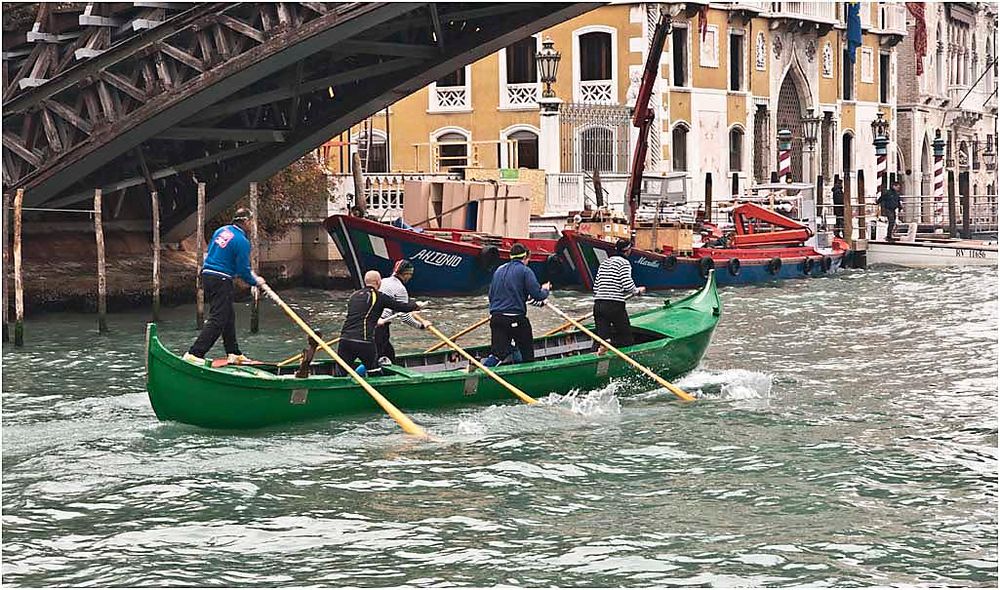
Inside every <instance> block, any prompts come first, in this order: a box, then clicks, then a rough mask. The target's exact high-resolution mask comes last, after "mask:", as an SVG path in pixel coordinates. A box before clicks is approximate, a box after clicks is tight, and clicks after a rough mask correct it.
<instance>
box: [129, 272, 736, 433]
mask: <svg viewBox="0 0 1000 590" xmlns="http://www.w3.org/2000/svg"><path fill="white" fill-rule="evenodd" d="M720 317H721V303H720V301H719V298H718V293H717V292H716V288H715V283H714V281H709V283H708V284H707V285H706V286H705V287H704V288H703V289H702V290H700V291H699V292H697V293H695V294H694V295H691V296H689V297H687V298H685V299H682V300H680V301H677V302H675V303H673V304H670V303H669V302H667V303H665V304H664V307H662V308H659V309H655V310H652V311H648V312H644V313H641V314H636V315H635V316H634V317H633V322H632V324H633V327H634V329H636V330H638V331H640V332H641V333H643V334H645V335H646V337H647V339H648V338H652V339H651V340H648V341H646V342H643V343H641V344H636V345H634V346H631V347H628V348H626V349H624V350H625V351H627V352H628V354H629V355H631V356H632V357H633V358H635V359H636V360H638V361H639V362H641V363H644V364H646V365H647V366H649V367H650V368H652V369H653V370H654V371H656V372H658V373H659V374H661V375H663V376H664V377H666V378H673V377H676V376H678V375H680V374H683V373H686V372H688V371H690V370H692V369H694V368H695V367H696V366H697V365H698V363H699V362H700V360H701V358H702V356H703V355H704V353H705V350H706V349H707V348H708V345H709V343H710V341H711V337H712V333H713V331H714V330H715V327H716V324H717V323H718V320H719V318H720ZM571 340H572V341H573V344H569V342H570V341H571ZM536 343H537V345H538V346H541V347H542V348H541V350H542V352H544V353H546V354H549V355H550V357H549V358H546V359H544V360H539V361H536V362H534V363H524V364H514V365H506V366H500V367H498V368H496V372H497V373H499V374H500V375H501V376H503V377H504V378H505V379H507V380H508V381H509V382H511V383H513V384H514V385H516V386H518V387H520V388H521V389H522V390H524V391H526V392H528V393H529V394H530V395H532V396H535V397H542V396H545V395H547V394H550V393H560V394H565V393H568V392H569V391H571V390H584V391H585V390H589V389H593V388H596V387H601V386H603V385H605V384H607V383H608V382H609V381H610V380H612V379H617V378H623V377H629V379H627V380H626V381H625V382H624V386H623V390H621V393H628V392H631V391H646V390H648V389H650V388H651V386H653V383H652V381H650V380H647V379H646V378H645V377H643V376H641V375H639V374H637V373H636V372H635V370H634V369H633V368H632V367H631V366H629V365H627V364H626V363H624V362H623V361H621V360H620V359H618V358H617V357H614V356H612V355H600V356H599V355H596V354H595V353H593V352H589V349H590V342H589V341H586V339H585V338H583V336H582V335H580V334H575V333H571V334H567V335H560V336H552V337H548V338H539V339H537V340H536ZM581 345H582V346H583V348H580V346H581ZM560 346H562V347H563V349H560V348H559V347H560ZM567 346H577V350H578V353H567V354H568V356H559V354H562V353H561V352H560V351H561V350H566V347H567ZM146 348H147V352H146V388H147V391H148V393H149V399H150V403H151V404H152V407H153V410H154V412H155V413H156V416H157V417H158V418H159V419H160V420H164V421H175V422H181V423H184V424H191V425H195V426H201V427H206V428H217V429H250V428H260V427H265V426H272V425H277V424H284V423H290V422H301V421H309V420H320V419H334V418H338V417H343V416H351V415H364V414H378V413H381V409H380V408H379V406H377V405H376V404H375V402H374V401H373V400H372V399H371V397H369V396H368V394H366V393H365V392H364V391H363V390H362V389H361V388H360V387H358V386H357V385H356V384H355V383H354V382H353V381H351V379H350V378H349V377H333V376H329V375H313V376H310V377H307V378H295V377H294V376H291V375H274V374H271V373H268V372H267V371H265V370H264V369H262V368H259V367H254V366H250V367H247V366H244V367H237V366H226V367H221V368H209V367H201V366H195V365H192V364H190V363H188V362H185V361H184V360H182V359H181V358H180V357H178V356H177V355H175V354H173V353H172V352H170V351H169V350H167V349H166V348H164V347H163V345H162V344H161V343H160V340H159V338H158V337H157V332H156V325H155V324H149V326H148V327H147V335H146ZM470 352H473V354H476V355H478V356H485V353H486V351H485V350H483V349H475V348H473V349H470ZM407 359H414V360H420V361H427V362H438V361H439V360H440V362H444V363H449V362H451V363H452V364H451V366H452V367H454V368H453V369H451V370H440V371H438V370H435V371H433V372H418V371H417V370H413V369H407V368H404V367H406V366H407ZM456 359H457V356H456V355H454V353H452V352H447V351H446V352H441V353H432V354H431V355H404V356H403V357H401V358H400V359H399V360H398V365H394V366H393V367H392V370H393V371H394V374H391V375H387V376H381V377H372V378H371V379H370V381H369V382H370V383H371V385H372V386H373V387H375V388H376V389H377V390H378V391H379V392H380V393H382V395H384V396H385V397H386V398H387V399H389V401H391V402H392V403H393V404H395V405H396V406H397V407H399V408H400V409H401V410H403V411H404V412H413V411H428V410H440V409H444V408H450V407H457V406H468V405H477V404H497V403H504V402H510V403H519V402H517V400H516V398H514V397H513V395H512V394H511V393H510V392H509V391H507V390H506V389H504V388H503V387H502V386H500V385H499V384H497V383H496V382H495V381H493V380H491V379H490V378H489V377H487V376H486V375H484V374H482V373H480V372H479V371H475V372H473V373H469V372H468V371H467V370H466V367H467V364H462V363H464V361H461V362H455V361H456ZM328 362H329V361H327V363H328ZM445 366H448V365H447V364H446V365H445Z"/></svg>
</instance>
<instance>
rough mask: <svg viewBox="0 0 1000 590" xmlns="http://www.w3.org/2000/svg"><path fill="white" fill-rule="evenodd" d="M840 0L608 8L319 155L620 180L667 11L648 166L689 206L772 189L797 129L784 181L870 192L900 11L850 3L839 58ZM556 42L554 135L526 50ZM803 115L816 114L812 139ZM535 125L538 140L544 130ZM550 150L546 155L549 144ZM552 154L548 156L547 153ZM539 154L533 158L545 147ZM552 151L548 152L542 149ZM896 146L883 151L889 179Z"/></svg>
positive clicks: (518, 48) (403, 166)
mask: <svg viewBox="0 0 1000 590" xmlns="http://www.w3.org/2000/svg"><path fill="white" fill-rule="evenodd" d="M846 6H847V5H846V3H834V2H825V3H809V2H735V3H711V4H709V3H695V2H688V3H674V4H652V3H616V4H611V5H606V6H601V7H599V8H596V9H595V10H593V11H591V12H589V13H587V14H584V15H582V16H580V17H577V18H575V19H572V20H570V21H567V22H565V23H562V24H560V25H558V26H556V27H553V28H551V29H548V30H545V31H542V32H540V33H539V34H537V35H534V36H532V37H530V38H528V39H524V40H522V41H520V42H518V43H515V44H514V45H512V46H510V47H508V48H506V49H505V50H503V51H500V52H497V53H496V54H494V55H492V56H489V57H487V58H485V59H482V60H480V61H478V62H476V63H473V64H470V65H469V66H466V67H465V68H463V69H462V70H460V71H459V72H454V73H452V74H451V75H449V76H446V77H444V78H442V79H441V80H438V81H437V83H435V84H432V85H430V86H428V87H427V88H424V89H422V90H421V91H419V92H417V93H415V94H413V95H411V96H408V97H405V98H403V99H401V100H400V101H399V102H397V103H396V104H394V105H393V106H392V107H391V108H389V109H387V112H383V113H381V114H380V115H379V116H376V117H372V118H371V119H370V120H369V121H367V122H366V123H365V124H363V125H359V126H357V127H355V128H354V129H353V130H352V131H351V133H350V134H347V133H345V134H344V135H343V136H341V137H338V138H333V139H332V140H331V142H330V143H328V144H327V145H326V146H324V147H323V148H322V149H321V155H322V157H323V158H324V161H325V162H326V163H327V165H328V166H329V167H330V169H331V170H332V171H334V172H340V173H346V172H348V171H349V168H350V161H351V155H352V153H353V152H355V151H357V152H358V153H359V155H362V156H364V163H365V168H366V171H368V172H424V173H433V172H440V171H446V170H449V169H456V168H461V167H482V168H498V167H515V166H517V167H525V168H540V169H543V170H545V171H546V172H547V173H549V176H550V177H552V175H553V174H557V173H559V174H563V175H565V174H583V173H585V172H590V171H592V170H594V169H597V170H599V171H600V172H601V174H602V177H603V176H605V175H614V174H619V175H624V174H626V173H627V171H628V166H629V159H630V155H631V152H632V147H633V146H634V142H635V141H636V132H635V129H634V127H632V125H631V121H630V107H631V106H633V105H634V101H635V95H636V93H637V89H638V85H639V81H640V79H641V77H642V72H643V69H644V64H645V61H646V56H647V54H648V51H649V45H650V42H651V38H652V35H653V32H654V29H655V26H656V22H657V20H658V19H659V16H660V11H661V10H668V11H670V12H671V14H673V15H674V16H672V19H671V23H672V30H671V33H670V36H669V37H668V39H667V43H666V47H665V49H664V51H663V53H662V55H661V56H660V60H659V61H660V67H659V69H658V72H657V80H656V84H655V86H654V93H653V99H652V106H653V108H654V110H655V113H656V120H655V125H654V128H653V133H652V134H651V137H650V145H649V152H648V154H649V155H648V157H649V160H648V162H647V171H649V172H652V173H668V172H681V173H685V174H687V175H688V177H689V183H688V199H689V200H690V201H692V202H695V201H700V200H701V199H703V197H704V195H705V190H706V184H707V183H706V175H708V174H711V177H712V183H711V186H712V192H713V195H714V196H715V198H717V199H718V198H723V197H725V196H728V195H731V194H733V192H734V191H737V192H739V191H743V190H745V189H746V188H747V187H748V186H750V185H752V184H756V183H760V182H766V181H768V180H769V178H770V175H771V172H772V171H774V170H776V167H777V141H776V136H777V133H778V131H779V130H782V129H787V130H789V131H791V132H792V137H793V140H792V150H791V151H792V165H791V168H792V171H791V176H792V179H793V180H797V181H799V180H803V181H809V182H812V181H814V180H815V178H816V176H817V175H820V174H822V175H823V176H824V177H825V178H826V179H828V180H827V187H829V185H830V184H831V183H830V182H829V179H831V178H832V177H833V176H834V175H847V176H849V177H851V178H854V177H855V176H856V173H857V170H859V169H861V170H865V174H866V178H869V179H871V180H870V181H869V184H868V187H869V190H868V191H867V192H868V193H869V194H874V190H875V186H874V185H875V182H874V178H875V153H874V148H873V147H872V140H873V137H872V129H871V122H872V121H873V120H874V119H875V118H876V117H877V115H878V114H879V113H881V114H882V115H883V117H884V118H885V119H886V120H888V121H889V124H890V137H894V136H895V133H896V126H897V124H898V117H897V100H898V96H897V92H898V85H897V84H895V83H894V81H895V80H897V79H898V78H900V77H903V76H904V75H908V74H904V72H901V71H900V66H899V57H898V55H897V53H898V47H899V45H898V44H899V43H900V41H902V40H903V39H904V38H906V36H907V29H906V8H905V6H904V5H903V4H901V3H887V2H879V3H874V2H873V3H864V4H861V5H860V21H861V26H862V32H863V34H862V43H861V45H860V47H858V48H857V49H856V51H855V52H854V59H853V60H852V59H850V52H849V51H848V43H847V19H848V14H847V12H846V11H847V9H846ZM545 38H551V39H552V41H553V43H554V46H555V49H556V50H558V51H559V52H560V53H561V61H560V64H559V73H558V77H557V80H556V82H555V84H554V85H553V89H554V91H555V94H556V96H557V98H558V99H559V105H558V115H557V119H556V121H557V123H556V124H552V121H551V120H549V121H548V124H544V123H543V121H542V115H541V112H540V110H539V105H538V100H539V97H540V96H541V91H542V88H541V83H540V82H539V80H538V73H537V71H536V70H537V69H536V64H535V60H534V54H535V52H536V51H538V49H540V47H541V43H542V40H543V39H545ZM803 117H813V118H816V117H818V118H819V121H820V122H819V125H818V127H817V133H816V137H815V138H804V137H803V126H802V119H803ZM543 127H544V129H543ZM553 142H554V143H553ZM553 145H557V146H558V150H554V149H551V148H552V146H553ZM539 146H542V149H540V147H539ZM546 146H548V147H549V148H550V149H545V147H546ZM898 152H899V150H895V149H891V150H890V155H889V169H890V170H894V169H896V164H897V159H898V157H899V156H898Z"/></svg>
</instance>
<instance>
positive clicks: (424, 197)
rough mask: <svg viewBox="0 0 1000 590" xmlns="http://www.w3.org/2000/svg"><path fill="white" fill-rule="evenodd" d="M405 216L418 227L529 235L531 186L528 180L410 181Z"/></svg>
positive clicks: (404, 208)
mask: <svg viewBox="0 0 1000 590" xmlns="http://www.w3.org/2000/svg"><path fill="white" fill-rule="evenodd" d="M403 219H404V220H405V221H406V222H407V223H409V224H410V225H413V226H415V227H423V228H427V229H437V228H454V229H466V230H472V231H478V232H482V233H488V234H495V235H500V236H508V237H528V227H529V222H530V219H531V187H530V186H529V185H527V184H524V183H516V182H515V183H507V182H503V183H489V182H469V181H422V180H408V181H406V183H405V184H404V185H403Z"/></svg>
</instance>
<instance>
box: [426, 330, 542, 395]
mask: <svg viewBox="0 0 1000 590" xmlns="http://www.w3.org/2000/svg"><path fill="white" fill-rule="evenodd" d="M413 317H415V318H418V319H420V320H421V321H423V318H420V317H419V316H417V314H413ZM424 323H427V322H424ZM427 329H428V330H430V331H431V334H434V335H435V336H437V337H438V338H440V339H441V341H442V342H444V343H445V344H447V345H448V346H450V347H451V348H452V349H453V350H454V351H455V352H457V353H458V354H460V355H462V356H464V357H465V359H466V360H467V361H469V362H470V363H472V364H473V365H475V366H476V367H477V368H478V369H479V370H481V371H482V372H484V373H486V374H487V375H489V376H490V377H492V378H493V380H494V381H496V382H497V383H499V384H500V385H503V386H504V387H506V388H507V389H508V390H509V391H510V392H511V393H513V394H514V395H516V396H517V397H519V398H521V401H523V402H524V403H526V404H536V403H538V400H536V399H535V398H533V397H531V396H530V395H528V394H527V393H524V392H523V391H521V390H520V389H518V388H517V387H515V386H513V385H511V384H510V383H509V382H507V380H506V379H504V378H503V377H501V376H500V375H497V374H496V373H494V372H493V371H491V370H490V368H489V367H487V366H486V365H484V364H482V363H481V362H479V361H478V360H476V357H474V356H472V355H471V354H469V353H468V352H466V351H465V349H463V348H462V347H461V346H459V345H457V344H455V343H454V342H452V341H451V338H448V337H447V336H445V335H444V334H443V333H442V332H441V330H438V329H437V328H435V327H434V325H433V324H429V325H428V326H427Z"/></svg>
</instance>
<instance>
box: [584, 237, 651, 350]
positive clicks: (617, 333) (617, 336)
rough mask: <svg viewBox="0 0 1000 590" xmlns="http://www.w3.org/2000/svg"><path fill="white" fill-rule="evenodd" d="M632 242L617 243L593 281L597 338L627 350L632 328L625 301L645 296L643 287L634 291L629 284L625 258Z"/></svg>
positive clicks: (630, 269) (633, 287)
mask: <svg viewBox="0 0 1000 590" xmlns="http://www.w3.org/2000/svg"><path fill="white" fill-rule="evenodd" d="M631 251H632V242H630V241H628V240H626V239H620V240H618V242H617V243H616V244H615V253H614V254H612V255H611V256H609V257H608V258H606V259H605V260H604V261H603V262H601V266H600V267H598V269H597V277H596V278H595V279H594V326H595V327H596V328H597V335H598V336H600V337H601V338H604V339H605V340H608V339H610V340H611V344H613V345H615V346H619V347H620V346H630V345H631V344H632V343H633V342H634V340H633V338H632V325H631V324H630V323H629V321H628V312H627V311H625V298H626V297H628V296H630V295H639V294H641V293H645V292H646V288H645V287H636V286H635V281H633V280H632V263H631V262H629V261H628V255H629V253H630V252H631Z"/></svg>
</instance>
